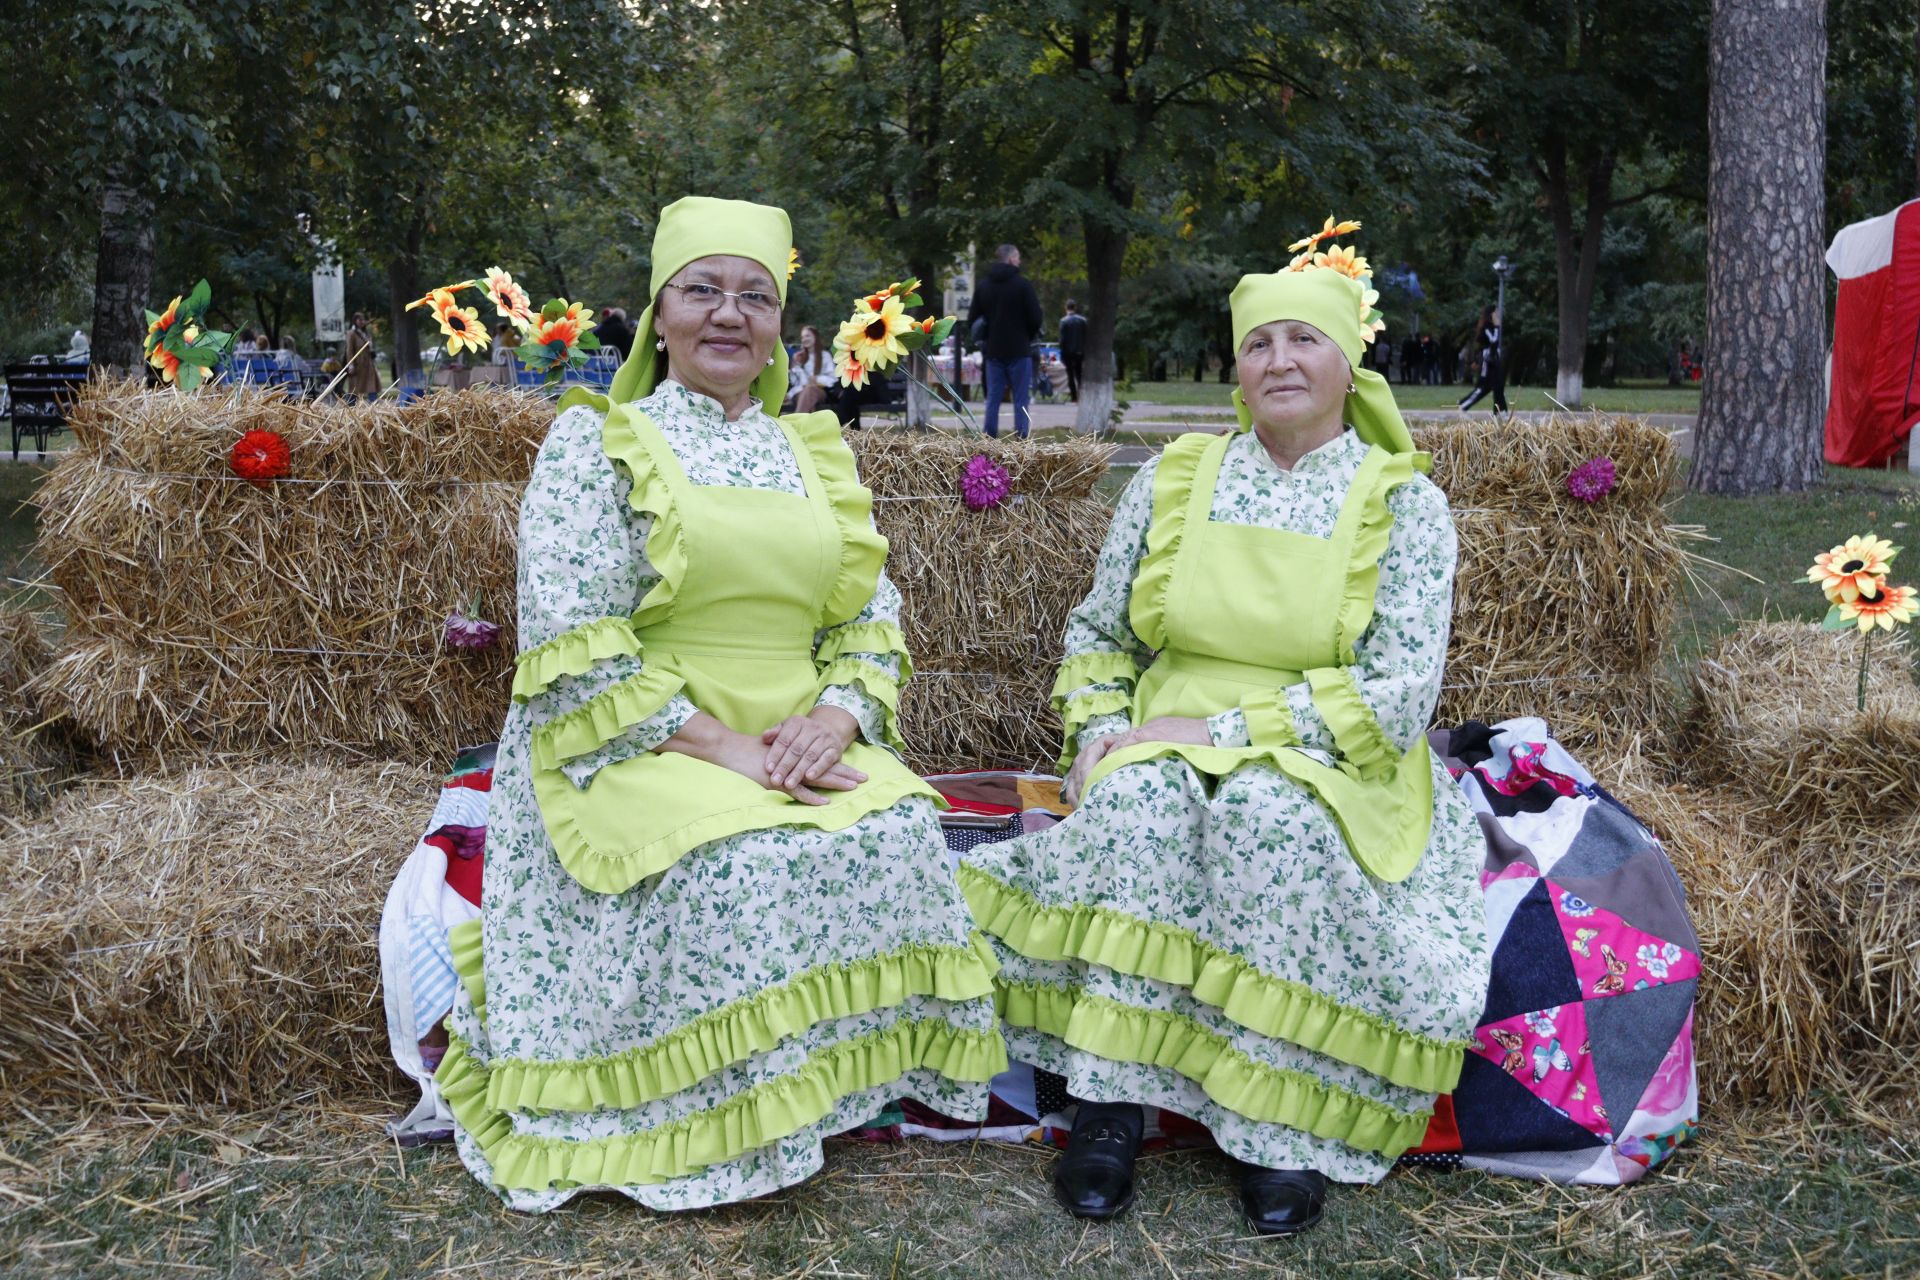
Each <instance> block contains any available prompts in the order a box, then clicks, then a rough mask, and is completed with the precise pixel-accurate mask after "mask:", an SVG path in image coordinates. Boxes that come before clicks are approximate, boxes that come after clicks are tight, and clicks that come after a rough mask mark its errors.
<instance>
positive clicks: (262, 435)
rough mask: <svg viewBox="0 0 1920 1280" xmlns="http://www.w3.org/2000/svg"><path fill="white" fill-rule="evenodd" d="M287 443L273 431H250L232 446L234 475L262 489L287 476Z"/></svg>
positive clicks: (288, 455)
mask: <svg viewBox="0 0 1920 1280" xmlns="http://www.w3.org/2000/svg"><path fill="white" fill-rule="evenodd" d="M290 456H291V455H290V454H289V452H288V450H287V442H286V441H285V440H283V439H281V438H280V436H279V434H278V433H277V432H273V431H249V432H247V433H246V434H245V435H243V436H241V437H240V438H239V439H238V440H236V441H235V442H234V445H233V458H232V463H233V473H234V474H235V475H237V476H239V477H240V478H241V479H242V480H246V481H248V482H249V483H251V484H257V485H259V486H261V487H262V488H265V487H266V486H267V485H270V484H272V483H273V482H274V481H275V480H278V479H279V478H280V477H281V476H284V475H285V474H287V463H288V460H289V458H290Z"/></svg>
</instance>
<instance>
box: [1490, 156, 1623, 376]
mask: <svg viewBox="0 0 1920 1280" xmlns="http://www.w3.org/2000/svg"><path fill="white" fill-rule="evenodd" d="M1613 168H1614V153H1613V152H1612V151H1603V152H1601V153H1600V154H1599V155H1598V156H1596V157H1594V158H1593V160H1592V161H1591V162H1590V163H1589V164H1588V166H1587V182H1586V188H1587V191H1586V197H1587V207H1586V209H1585V211H1584V212H1583V213H1582V215H1581V226H1580V227H1579V228H1577V229H1576V228H1575V226H1574V216H1575V215H1574V209H1573V191H1572V183H1573V179H1572V175H1571V174H1570V173H1569V171H1568V167H1567V152H1566V144H1565V143H1564V142H1560V143H1556V144H1555V145H1554V146H1553V147H1552V148H1551V149H1550V150H1549V151H1548V153H1547V157H1546V173H1545V177H1546V181H1545V182H1544V183H1543V184H1542V185H1543V187H1544V188H1545V192H1546V197H1547V211H1548V213H1549V214H1550V215H1551V218H1552V221H1553V245H1554V251H1555V252H1554V261H1555V264H1556V266H1557V268H1558V276H1559V281H1558V283H1559V299H1560V342H1559V347H1558V356H1557V359H1556V361H1555V370H1554V379H1553V384H1554V389H1553V394H1554V398H1555V399H1557V400H1558V401H1559V402H1560V403H1561V404H1563V405H1565V406H1567V408H1569V409H1578V408H1579V407H1580V402H1581V400H1582V398H1583V397H1584V396H1585V394H1586V369H1587V325H1588V323H1589V321H1590V320H1591V318H1592V315H1593V286H1594V281H1595V280H1596V278H1597V277H1598V276H1599V273H1600V241H1601V238H1602V236H1604V235H1605V234H1606V227H1607V210H1608V208H1609V207H1610V205H1611V204H1612V200H1613ZM1501 327H1502V329H1505V328H1506V317H1505V316H1502V317H1501Z"/></svg>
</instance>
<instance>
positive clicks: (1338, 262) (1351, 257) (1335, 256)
mask: <svg viewBox="0 0 1920 1280" xmlns="http://www.w3.org/2000/svg"><path fill="white" fill-rule="evenodd" d="M1313 265H1314V266H1316V267H1326V268H1328V269H1330V270H1333V271H1338V272H1339V273H1340V274H1341V275H1343V276H1345V277H1347V279H1349V280H1358V279H1360V277H1362V276H1364V275H1366V274H1368V270H1367V260H1366V259H1365V258H1363V257H1361V256H1360V251H1359V250H1358V249H1355V248H1353V247H1352V246H1351V245H1348V246H1345V247H1342V246H1340V245H1337V244H1333V245H1328V246H1327V251H1326V252H1325V253H1316V254H1314V255H1313Z"/></svg>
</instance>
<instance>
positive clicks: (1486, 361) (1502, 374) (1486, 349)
mask: <svg viewBox="0 0 1920 1280" xmlns="http://www.w3.org/2000/svg"><path fill="white" fill-rule="evenodd" d="M1500 319H1501V317H1500V308H1498V307H1482V308H1481V309H1480V323H1479V324H1478V325H1476V326H1475V327H1474V331H1473V340H1474V344H1475V346H1476V347H1477V348H1478V349H1479V356H1480V376H1479V378H1477V379H1476V380H1475V381H1474V384H1473V391H1472V392H1471V393H1469V394H1468V396H1467V398H1466V399H1464V400H1462V401H1461V402H1460V412H1462V413H1465V412H1466V411H1467V410H1469V409H1471V408H1473V406H1474V405H1476V404H1478V403H1479V401H1480V397H1482V396H1484V395H1486V394H1487V393H1488V392H1492V393H1493V411H1494V412H1495V413H1497V414H1505V413H1508V412H1511V411H1510V410H1509V409H1508V408H1507V361H1506V352H1505V351H1504V350H1503V349H1502V347H1501V345H1500Z"/></svg>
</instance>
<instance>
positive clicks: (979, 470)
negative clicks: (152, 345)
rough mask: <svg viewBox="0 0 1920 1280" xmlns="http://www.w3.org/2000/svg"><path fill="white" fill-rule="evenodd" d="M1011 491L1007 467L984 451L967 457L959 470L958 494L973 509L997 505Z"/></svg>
mask: <svg viewBox="0 0 1920 1280" xmlns="http://www.w3.org/2000/svg"><path fill="white" fill-rule="evenodd" d="M1012 492H1013V477H1012V476H1009V475H1008V474H1007V469H1006V468H1005V467H1003V466H1001V465H1000V464H999V463H997V462H995V461H994V460H993V459H992V458H989V457H988V456H987V455H986V454H984V453H976V454H974V455H973V456H972V457H971V458H968V459H967V465H966V467H965V469H964V470H962V471H961V472H960V496H961V497H962V498H963V499H965V500H966V504H967V505H968V506H969V507H971V508H973V509H974V510H975V511H985V510H987V509H988V508H989V507H997V506H999V505H1000V504H1001V503H1003V502H1005V501H1006V500H1007V495H1008V494H1010V493H1012Z"/></svg>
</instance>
